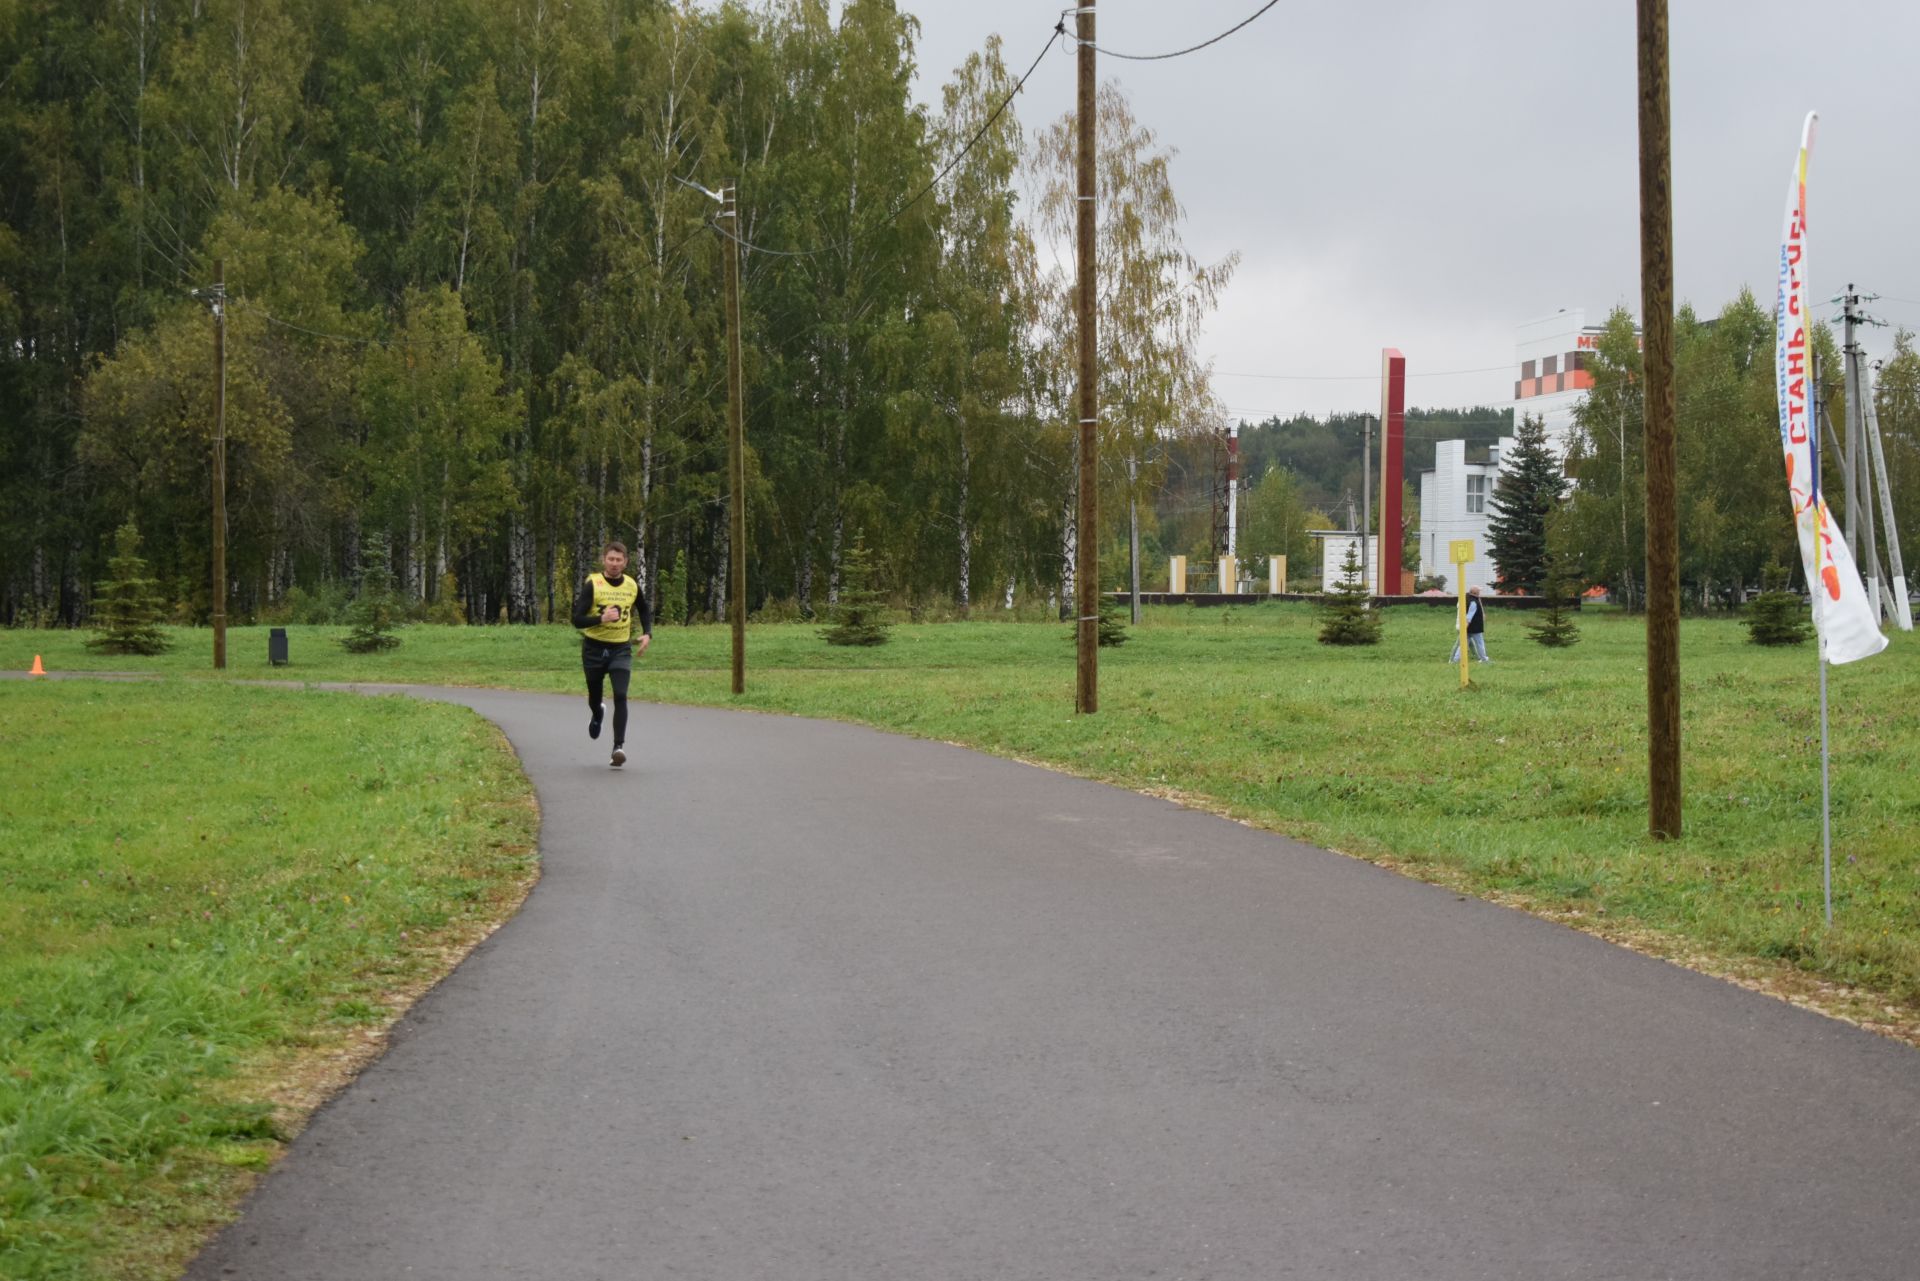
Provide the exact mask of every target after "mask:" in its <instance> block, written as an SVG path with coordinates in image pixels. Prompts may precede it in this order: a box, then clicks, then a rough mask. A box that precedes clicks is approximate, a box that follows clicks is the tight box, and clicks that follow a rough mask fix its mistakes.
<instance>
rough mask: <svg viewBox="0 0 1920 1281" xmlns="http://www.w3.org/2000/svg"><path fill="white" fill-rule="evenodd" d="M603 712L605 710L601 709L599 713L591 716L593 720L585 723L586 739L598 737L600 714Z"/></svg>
mask: <svg viewBox="0 0 1920 1281" xmlns="http://www.w3.org/2000/svg"><path fill="white" fill-rule="evenodd" d="M605 710H606V709H605V708H601V709H600V711H596V712H595V713H594V714H593V719H592V720H590V721H588V722H587V737H588V738H599V737H600V716H601V713H602V712H604V711H605Z"/></svg>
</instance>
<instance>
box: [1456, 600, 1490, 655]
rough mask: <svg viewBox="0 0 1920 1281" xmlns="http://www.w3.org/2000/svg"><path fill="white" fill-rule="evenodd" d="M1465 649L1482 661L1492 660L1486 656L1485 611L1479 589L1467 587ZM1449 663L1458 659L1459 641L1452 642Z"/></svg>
mask: <svg viewBox="0 0 1920 1281" xmlns="http://www.w3.org/2000/svg"><path fill="white" fill-rule="evenodd" d="M1467 651H1468V652H1469V653H1471V654H1472V655H1473V656H1474V658H1476V659H1478V660H1479V661H1480V662H1483V663H1491V662H1492V661H1493V660H1492V659H1491V658H1488V657H1487V611H1486V610H1485V609H1484V608H1482V607H1481V605H1480V589H1479V588H1478V587H1469V588H1467ZM1447 661H1448V662H1449V663H1457V662H1459V661H1460V641H1459V640H1458V639H1457V638H1456V639H1455V640H1454V642H1453V657H1452V658H1449V659H1448V660H1447Z"/></svg>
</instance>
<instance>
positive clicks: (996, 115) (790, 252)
mask: <svg viewBox="0 0 1920 1281" xmlns="http://www.w3.org/2000/svg"><path fill="white" fill-rule="evenodd" d="M1066 33H1067V24H1066V20H1065V19H1064V18H1063V19H1061V20H1060V21H1059V22H1056V23H1055V24H1054V27H1053V34H1051V35H1049V36H1048V37H1047V42H1046V44H1044V45H1042V46H1040V52H1039V53H1038V54H1036V55H1035V56H1034V59H1033V62H1032V63H1031V64H1030V65H1029V66H1028V67H1027V69H1026V71H1025V72H1024V73H1023V74H1022V75H1021V77H1020V79H1019V80H1017V81H1015V82H1014V86H1013V89H1012V90H1011V91H1010V92H1009V93H1008V94H1007V96H1006V97H1005V98H1003V99H1001V100H1000V105H999V106H997V107H995V108H994V109H993V112H992V114H990V115H989V116H988V117H987V119H986V123H985V124H982V125H981V126H980V127H979V128H978V129H976V130H975V131H974V134H973V137H971V138H969V139H967V144H966V145H965V146H964V147H962V148H960V150H959V151H957V152H955V153H954V156H953V159H951V160H949V161H948V162H947V164H946V167H945V168H944V169H942V170H941V171H940V172H939V173H937V174H935V175H934V176H933V178H932V180H931V181H930V182H928V183H927V185H926V186H924V187H922V188H920V190H918V191H916V192H914V193H913V195H911V196H909V197H907V199H905V200H903V201H902V202H901V203H900V204H898V205H896V206H895V207H894V209H893V211H892V212H891V213H889V214H888V215H887V216H886V217H884V218H882V219H880V221H879V222H877V223H875V224H874V225H873V226H872V227H870V228H868V229H867V230H866V231H864V232H861V233H859V234H856V235H854V236H851V237H849V238H848V239H846V240H841V241H830V242H829V243H827V244H824V245H821V246H819V247H817V248H813V249H769V248H767V247H766V246H764V245H757V244H755V243H753V242H752V241H750V240H748V239H746V238H745V237H743V236H741V235H739V234H737V233H735V232H732V231H728V230H727V229H726V228H724V227H721V226H719V225H718V224H713V223H710V224H709V225H710V226H712V227H713V229H714V230H715V231H718V232H719V233H720V234H721V235H723V236H725V237H726V238H727V239H729V240H731V241H733V242H734V243H735V244H737V245H739V246H740V247H741V248H743V249H746V250H748V251H750V252H753V253H760V254H767V255H770V256H772V257H776V258H811V257H815V256H817V255H819V254H823V253H826V252H827V251H828V250H829V249H850V248H852V247H853V246H854V245H855V244H857V243H858V242H859V241H860V240H861V239H862V238H863V237H865V236H867V235H870V234H872V233H873V232H875V231H878V230H879V229H880V228H882V227H885V226H887V225H889V224H891V223H893V222H895V221H897V220H898V219H899V217H900V215H901V214H903V213H905V212H906V211H907V210H909V209H911V208H913V206H914V205H916V204H918V203H919V202H920V201H921V200H923V199H924V198H925V197H926V195H927V193H928V192H930V191H932V190H933V189H934V188H935V187H938V186H939V185H940V183H941V182H942V181H943V180H944V179H945V178H946V176H947V175H948V174H950V173H952V172H953V171H954V170H955V169H956V168H958V167H959V164H960V162H961V161H962V160H964V159H966V158H967V153H969V152H971V151H972V150H973V149H974V148H975V147H977V146H979V145H980V140H981V139H982V138H984V137H986V136H987V131H988V130H990V129H992V128H993V126H994V124H995V123H996V122H997V121H998V120H999V119H1000V117H1001V116H1002V115H1003V114H1005V112H1006V110H1007V108H1008V107H1009V106H1010V105H1012V103H1013V100H1014V99H1015V98H1017V97H1018V96H1019V95H1020V91H1021V90H1022V89H1024V88H1026V87H1027V81H1028V80H1029V79H1031V78H1032V76H1033V73H1034V72H1035V71H1037V70H1038V69H1039V67H1040V63H1041V61H1042V60H1043V59H1044V58H1045V57H1046V56H1047V53H1048V51H1049V50H1051V49H1052V48H1053V46H1054V42H1055V41H1057V40H1059V39H1060V38H1061V37H1062V36H1064V35H1066Z"/></svg>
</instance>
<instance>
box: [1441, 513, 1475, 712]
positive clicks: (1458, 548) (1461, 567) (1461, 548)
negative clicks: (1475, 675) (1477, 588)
mask: <svg viewBox="0 0 1920 1281" xmlns="http://www.w3.org/2000/svg"><path fill="white" fill-rule="evenodd" d="M1447 559H1448V560H1450V561H1452V562H1453V564H1454V565H1455V567H1456V568H1457V569H1458V571H1459V572H1458V575H1457V576H1458V578H1459V580H1460V606H1459V609H1458V612H1457V616H1456V618H1455V620H1454V626H1455V628H1456V634H1457V635H1458V636H1459V644H1460V688H1461V689H1465V688H1466V687H1467V686H1468V685H1470V684H1472V681H1471V680H1469V679H1468V677H1467V566H1468V565H1470V564H1472V563H1473V540H1472V539H1471V538H1454V539H1450V540H1449V541H1448V542H1447Z"/></svg>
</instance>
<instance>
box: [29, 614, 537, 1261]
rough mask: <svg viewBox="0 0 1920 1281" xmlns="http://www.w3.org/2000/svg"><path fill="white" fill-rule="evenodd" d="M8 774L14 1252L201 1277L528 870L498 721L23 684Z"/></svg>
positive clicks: (522, 807) (302, 701)
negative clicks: (332, 1106) (231, 1221)
mask: <svg viewBox="0 0 1920 1281" xmlns="http://www.w3.org/2000/svg"><path fill="white" fill-rule="evenodd" d="M24 635H25V634H24V633H13V634H10V635H8V637H7V641H8V642H9V649H8V652H9V653H11V642H12V641H14V640H17V639H19V638H21V637H22V636H24ZM35 639H36V641H38V640H39V639H41V638H40V637H36V638H35ZM0 778H3V779H4V784H5V785H4V788H0V1276H5V1277H8V1278H18V1279H21V1281H27V1279H31V1281H52V1279H54V1278H61V1279H66V1278H73V1279H76V1281H78V1279H82V1278H84V1279H87V1281H93V1279H96V1278H104V1277H114V1278H171V1277H175V1276H177V1275H179V1271H180V1269H181V1267H183V1266H184V1264H185V1261H186V1259H187V1258H188V1257H190V1255H191V1252H192V1251H193V1250H194V1249H195V1248H196V1246H197V1244H198V1242H199V1241H200V1240H201V1238H202V1236H203V1235H204V1233H205V1232H206V1231H207V1230H208V1229H209V1228H210V1227H211V1226H212V1225H214V1224H216V1223H218V1222H219V1221H220V1220H221V1219H222V1218H224V1217H225V1216H226V1215H227V1214H229V1213H230V1212H231V1210H232V1208H233V1206H234V1205H235V1204H237V1202H238V1199H239V1197H240V1195H241V1194H242V1192H243V1191H244V1189H245V1187H246V1185H247V1183H248V1181H249V1180H250V1179H251V1178H252V1177H253V1172H255V1171H258V1170H260V1169H262V1168H264V1167H265V1166H266V1165H267V1164H268V1163H269V1162H270V1161H271V1159H272V1158H273V1156H274V1155H275V1154H276V1153H277V1152H278V1151H279V1150H280V1147H281V1140H282V1137H283V1135H282V1130H283V1129H285V1128H287V1127H288V1126H289V1125H290V1124H294V1123H297V1120H298V1118H299V1116H300V1114H301V1112H302V1111H303V1106H310V1105H311V1104H312V1103H313V1102H316V1101H317V1098H316V1097H315V1094H316V1092H318V1091H321V1090H323V1089H324V1088H325V1086H326V1084H327V1083H328V1078H329V1075H330V1074H331V1075H332V1076H333V1077H337V1076H338V1075H339V1072H340V1071H344V1070H345V1069H344V1068H340V1069H339V1071H336V1070H335V1069H336V1068H339V1065H341V1064H342V1063H343V1062H350V1061H353V1060H355V1059H356V1058H363V1057H365V1054H366V1053H368V1052H370V1051H371V1048H372V1046H373V1044H374V1037H372V1036H371V1035H370V1033H371V1032H372V1031H375V1030H377V1029H378V1028H380V1027H381V1026H383V1025H384V1024H385V1022H386V1021H387V1020H388V1018H389V1017H390V1016H391V1013H392V1011H393V1007H394V1006H395V1005H396V1004H397V1003H398V1002H400V1001H403V1000H405V999H407V996H408V995H409V994H411V993H413V992H417V991H418V990H419V989H420V988H421V987H422V986H424V985H425V983H427V982H428V981H430V980H431V979H432V978H433V977H434V976H436V975H438V974H439V973H442V972H444V970H445V969H446V968H447V967H448V966H449V964H450V963H451V955H452V953H454V952H457V951H458V950H459V949H460V948H461V947H462V946H463V945H465V944H467V943H470V942H471V941H472V940H473V939H474V938H476V937H478V936H479V934H481V933H483V932H484V931H485V929H487V928H488V927H489V926H490V925H491V924H492V923H494V922H497V921H498V920H499V919H501V918H502V917H504V916H505V915H506V914H507V913H509V912H510V911H511V910H512V908H513V906H514V905H515V904H517V902H518V901H519V898H520V896H521V894H522V893H523V891H524V887H525V885H526V884H527V883H528V880H529V878H530V877H531V875H532V869H533V866H534V852H533V850H532V841H533V833H534V828H535V823H536V815H535V813H534V810H533V807H532V798H531V790H530V788H529V787H528V786H527V783H526V780H525V778H524V776H523V775H522V774H521V772H520V769H519V766H518V763H517V762H516V761H515V760H514V758H513V756H512V754H511V752H510V751H509V750H508V749H507V747H506V744H505V742H504V740H503V739H502V738H501V737H500V735H499V734H498V732H497V731H495V730H494V729H493V727H492V726H490V725H488V724H487V723H486V722H484V721H482V720H480V719H479V718H477V717H475V716H473V715H472V714H471V713H469V712H467V711H465V710H464V709H460V708H454V707H447V706H442V705H432V704H424V703H420V702H416V701H414V700H410V699H401V698H391V699H369V698H361V697H357V696H354V695H346V694H316V693H305V692H300V691H291V690H277V689H248V688H240V687H225V686H220V685H209V684H205V683H200V682H192V683H189V682H185V681H162V682H155V683H145V682H140V683H112V684H109V683H106V682H98V683H95V682H71V681H62V682H44V683H28V682H15V681H8V682H0ZM303 1095H304V1097H303Z"/></svg>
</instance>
